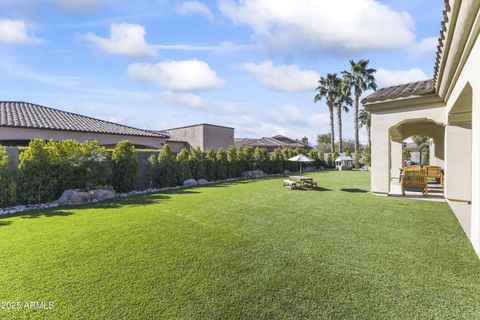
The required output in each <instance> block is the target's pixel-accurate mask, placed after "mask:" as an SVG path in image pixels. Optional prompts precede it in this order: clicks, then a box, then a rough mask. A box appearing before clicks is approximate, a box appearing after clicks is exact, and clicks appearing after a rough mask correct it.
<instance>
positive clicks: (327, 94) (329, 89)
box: [314, 73, 342, 152]
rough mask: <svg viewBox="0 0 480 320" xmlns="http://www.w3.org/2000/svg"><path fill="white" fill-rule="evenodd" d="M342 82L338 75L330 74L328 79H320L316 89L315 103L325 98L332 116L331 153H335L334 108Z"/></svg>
mask: <svg viewBox="0 0 480 320" xmlns="http://www.w3.org/2000/svg"><path fill="white" fill-rule="evenodd" d="M341 82H342V80H340V78H338V77H337V74H336V73H329V74H327V77H326V78H324V77H320V80H318V87H317V88H316V89H315V91H317V92H318V93H317V94H316V95H315V98H314V102H315V103H316V102H318V101H320V100H322V99H323V98H325V99H326V103H327V107H328V112H329V114H330V135H331V136H330V152H334V151H335V128H334V124H333V108H334V107H335V99H336V96H337V93H338V87H339V86H340V84H341Z"/></svg>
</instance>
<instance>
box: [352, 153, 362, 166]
mask: <svg viewBox="0 0 480 320" xmlns="http://www.w3.org/2000/svg"><path fill="white" fill-rule="evenodd" d="M360 159H361V154H360V151H357V152H355V154H354V156H353V166H354V167H355V169H360V167H361V166H362V164H361V163H360Z"/></svg>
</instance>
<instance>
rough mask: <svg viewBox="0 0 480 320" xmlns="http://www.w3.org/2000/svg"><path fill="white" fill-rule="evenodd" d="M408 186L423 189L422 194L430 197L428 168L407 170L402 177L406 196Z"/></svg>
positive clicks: (403, 191) (403, 192) (403, 190)
mask: <svg viewBox="0 0 480 320" xmlns="http://www.w3.org/2000/svg"><path fill="white" fill-rule="evenodd" d="M407 187H416V188H421V189H422V194H423V196H424V197H425V198H428V180H427V172H426V170H422V169H421V170H405V175H404V176H403V179H402V194H403V195H404V196H405V190H406V189H407Z"/></svg>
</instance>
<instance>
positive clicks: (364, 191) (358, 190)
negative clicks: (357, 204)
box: [340, 189, 368, 193]
mask: <svg viewBox="0 0 480 320" xmlns="http://www.w3.org/2000/svg"><path fill="white" fill-rule="evenodd" d="M340 191H343V192H350V193H367V192H368V191H367V190H363V189H340Z"/></svg>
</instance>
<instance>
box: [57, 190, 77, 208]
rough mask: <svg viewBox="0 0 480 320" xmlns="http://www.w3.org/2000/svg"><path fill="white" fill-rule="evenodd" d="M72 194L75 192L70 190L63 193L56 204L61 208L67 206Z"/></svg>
mask: <svg viewBox="0 0 480 320" xmlns="http://www.w3.org/2000/svg"><path fill="white" fill-rule="evenodd" d="M74 192H75V190H71V189H69V190H65V191H63V193H62V195H61V196H60V198H58V200H57V201H58V204H59V205H61V206H65V205H67V204H68V203H69V201H70V197H71V196H72V194H73V193H74Z"/></svg>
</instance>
